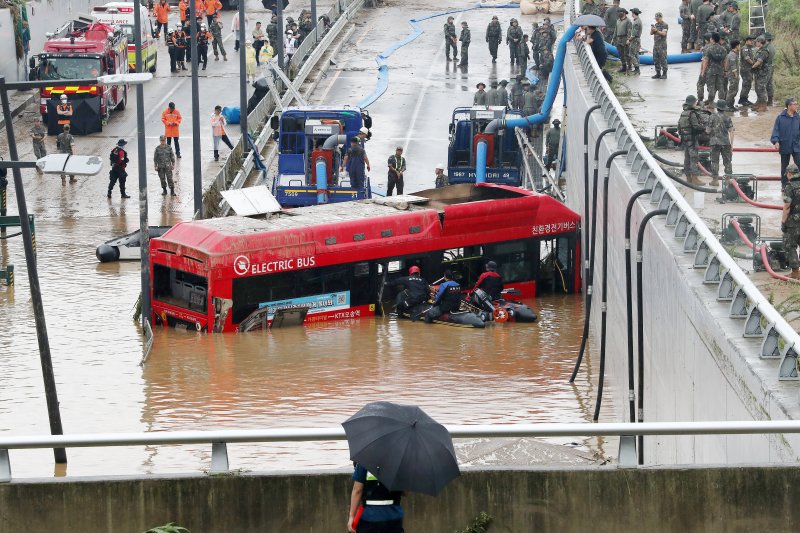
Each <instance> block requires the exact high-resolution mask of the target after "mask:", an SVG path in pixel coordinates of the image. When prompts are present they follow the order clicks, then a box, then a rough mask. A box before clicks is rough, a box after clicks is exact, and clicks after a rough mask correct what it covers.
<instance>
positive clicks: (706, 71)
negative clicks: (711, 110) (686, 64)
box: [700, 33, 728, 106]
mask: <svg viewBox="0 0 800 533" xmlns="http://www.w3.org/2000/svg"><path fill="white" fill-rule="evenodd" d="M719 40H720V37H719V34H718V33H713V34H711V41H712V43H711V45H710V46H708V47H707V48H706V49H705V50H704V51H703V63H702V66H701V67H700V75H701V76H702V77H703V78H705V80H706V89H707V90H708V97H707V98H706V105H709V106H710V105H712V104H713V103H714V99H715V96H716V95H717V93H719V98H720V100H724V99H725V78H724V74H725V69H724V67H723V65H724V63H725V58H726V57H727V56H728V52H727V51H726V50H725V47H724V46H722V45H721V44H720V42H719Z"/></svg>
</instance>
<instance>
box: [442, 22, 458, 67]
mask: <svg viewBox="0 0 800 533" xmlns="http://www.w3.org/2000/svg"><path fill="white" fill-rule="evenodd" d="M454 20H455V19H454V18H453V17H447V22H445V24H444V53H445V55H446V56H447V60H448V61H450V49H451V48H452V49H453V61H458V38H457V37H456V25H455V24H454V23H453V21H454Z"/></svg>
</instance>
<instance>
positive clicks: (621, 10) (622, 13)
mask: <svg viewBox="0 0 800 533" xmlns="http://www.w3.org/2000/svg"><path fill="white" fill-rule="evenodd" d="M618 14H620V15H627V14H628V10H627V9H625V8H624V7H622V8H620V10H619V13H618Z"/></svg>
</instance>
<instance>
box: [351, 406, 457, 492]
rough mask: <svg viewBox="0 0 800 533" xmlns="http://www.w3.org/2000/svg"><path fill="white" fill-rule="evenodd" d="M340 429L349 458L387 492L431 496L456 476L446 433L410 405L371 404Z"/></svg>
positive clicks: (453, 455) (439, 425)
mask: <svg viewBox="0 0 800 533" xmlns="http://www.w3.org/2000/svg"><path fill="white" fill-rule="evenodd" d="M342 427H344V432H345V434H347V443H348V444H349V446H350V459H352V460H353V461H355V462H357V463H359V464H360V465H361V466H363V467H364V468H366V469H367V470H369V471H370V472H372V474H374V475H375V477H377V478H378V480H379V481H380V482H381V483H383V484H384V485H385V486H386V487H387V488H388V489H389V490H396V491H409V492H422V493H424V494H430V495H431V496H436V495H437V494H438V493H439V491H441V490H442V488H444V486H445V485H446V484H447V483H448V482H449V481H450V480H452V479H453V478H456V477H458V476H459V474H460V472H459V470H458V462H457V460H456V452H455V450H454V449H453V439H452V438H451V437H450V433H449V432H448V431H447V429H446V428H445V427H444V426H443V425H441V424H439V423H438V422H436V421H435V420H434V419H432V418H431V417H430V416H428V415H427V414H426V413H425V412H424V411H423V410H422V409H420V408H419V407H417V406H415V405H399V404H395V403H391V402H373V403H370V404H367V405H365V406H364V407H363V408H362V409H361V410H360V411H359V412H357V413H356V414H354V415H353V416H351V417H350V418H348V419H347V420H345V421H344V422H343V423H342Z"/></svg>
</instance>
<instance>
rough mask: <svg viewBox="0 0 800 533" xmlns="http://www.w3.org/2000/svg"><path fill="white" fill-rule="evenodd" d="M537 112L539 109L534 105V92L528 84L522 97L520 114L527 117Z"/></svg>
mask: <svg viewBox="0 0 800 533" xmlns="http://www.w3.org/2000/svg"><path fill="white" fill-rule="evenodd" d="M538 112H539V110H538V109H537V107H536V93H534V92H533V86H532V85H530V86H528V90H527V91H526V92H525V94H524V95H523V97H522V114H523V115H524V116H526V117H529V116H531V115H535V114H536V113H538Z"/></svg>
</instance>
